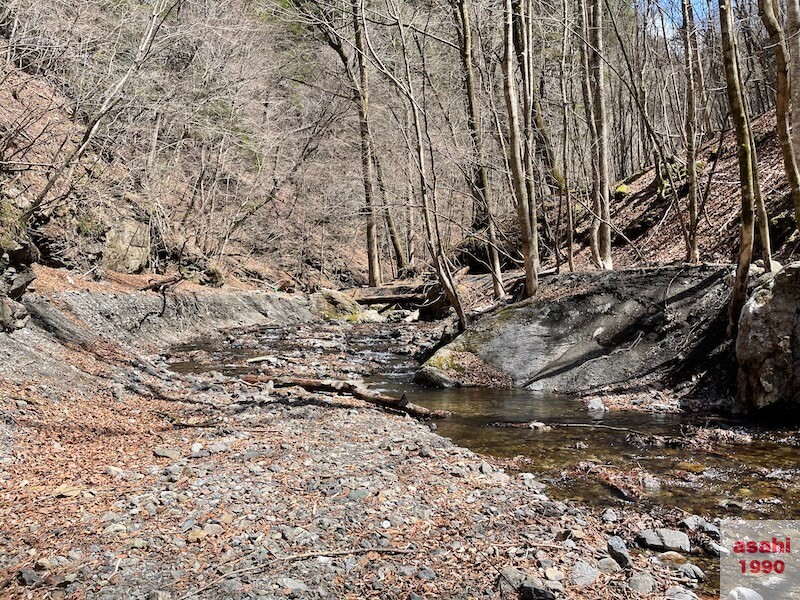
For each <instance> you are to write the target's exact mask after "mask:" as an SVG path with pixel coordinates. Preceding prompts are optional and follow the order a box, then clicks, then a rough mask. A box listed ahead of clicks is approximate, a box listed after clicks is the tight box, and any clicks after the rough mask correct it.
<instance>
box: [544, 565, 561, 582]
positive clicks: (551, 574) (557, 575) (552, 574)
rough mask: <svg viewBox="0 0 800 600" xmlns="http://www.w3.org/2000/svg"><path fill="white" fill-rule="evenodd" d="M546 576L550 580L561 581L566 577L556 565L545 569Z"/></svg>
mask: <svg viewBox="0 0 800 600" xmlns="http://www.w3.org/2000/svg"><path fill="white" fill-rule="evenodd" d="M544 576H545V577H546V578H547V579H549V580H550V581H561V580H562V579H564V573H562V572H561V571H559V570H558V569H556V568H555V567H550V568H548V569H545V570H544Z"/></svg>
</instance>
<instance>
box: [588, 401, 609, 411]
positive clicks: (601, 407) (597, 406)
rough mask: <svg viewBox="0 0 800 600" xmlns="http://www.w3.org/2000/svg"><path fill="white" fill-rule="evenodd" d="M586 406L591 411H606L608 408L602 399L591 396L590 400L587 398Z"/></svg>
mask: <svg viewBox="0 0 800 600" xmlns="http://www.w3.org/2000/svg"><path fill="white" fill-rule="evenodd" d="M586 408H588V409H589V410H590V411H592V412H606V411H607V410H608V408H606V405H605V404H603V401H602V400H600V398H592V399H591V400H589V404H588V405H587V407H586Z"/></svg>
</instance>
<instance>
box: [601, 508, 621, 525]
mask: <svg viewBox="0 0 800 600" xmlns="http://www.w3.org/2000/svg"><path fill="white" fill-rule="evenodd" d="M600 518H601V519H603V521H605V522H606V523H616V522H617V521H618V520H619V517H618V516H617V513H616V512H614V509H613V508H607V509H605V510H604V511H603V514H602V515H601V516H600Z"/></svg>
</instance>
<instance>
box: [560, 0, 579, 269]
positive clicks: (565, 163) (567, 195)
mask: <svg viewBox="0 0 800 600" xmlns="http://www.w3.org/2000/svg"><path fill="white" fill-rule="evenodd" d="M562 8H563V14H562V19H563V25H564V30H563V32H562V36H561V65H560V73H559V75H560V84H561V169H562V171H563V173H564V199H565V200H566V205H567V206H566V209H567V264H568V265H569V270H570V272H572V271H574V270H575V257H574V253H573V245H574V241H573V236H574V234H575V224H574V222H573V220H574V219H573V212H572V211H573V209H572V195H571V191H570V189H569V186H570V180H569V113H568V112H567V107H568V106H569V103H568V100H569V98H568V96H567V55H568V51H569V20H570V19H569V17H570V10H569V0H563V2H562ZM556 243H558V240H556Z"/></svg>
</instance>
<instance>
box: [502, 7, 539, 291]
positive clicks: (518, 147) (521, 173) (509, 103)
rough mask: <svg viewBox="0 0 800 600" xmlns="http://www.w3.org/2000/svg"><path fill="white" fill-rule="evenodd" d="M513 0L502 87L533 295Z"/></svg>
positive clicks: (535, 270) (506, 24) (535, 287)
mask: <svg viewBox="0 0 800 600" xmlns="http://www.w3.org/2000/svg"><path fill="white" fill-rule="evenodd" d="M513 10H514V9H513V5H512V0H506V1H505V11H504V13H505V14H504V26H503V41H504V44H503V46H504V50H503V90H504V92H505V100H506V110H507V112H508V130H509V162H510V164H511V179H512V183H513V191H514V199H515V201H516V207H517V221H518V223H519V229H520V238H521V241H522V260H523V264H524V267H525V296H526V297H531V296H533V295H534V294H536V292H537V291H538V289H539V278H538V265H537V263H536V261H535V256H534V252H533V247H532V242H533V240H532V231H531V230H532V224H531V219H530V208H529V199H528V188H527V187H526V184H525V179H526V178H525V169H524V167H523V165H522V139H521V138H522V135H521V129H520V118H519V103H518V101H517V86H516V79H515V77H514V74H515V71H514V42H513V36H514V24H513V19H514V16H513Z"/></svg>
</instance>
